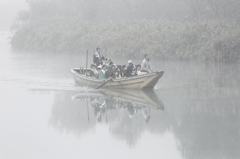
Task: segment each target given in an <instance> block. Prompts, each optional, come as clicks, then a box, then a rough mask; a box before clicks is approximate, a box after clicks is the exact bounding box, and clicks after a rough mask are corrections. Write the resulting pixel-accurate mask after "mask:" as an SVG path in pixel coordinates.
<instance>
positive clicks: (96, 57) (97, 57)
mask: <svg viewBox="0 0 240 159" xmlns="http://www.w3.org/2000/svg"><path fill="white" fill-rule="evenodd" d="M100 51H101V50H100V48H97V49H96V52H95V54H94V55H93V63H94V64H95V65H96V66H99V65H103V60H105V57H104V56H103V55H102V54H101V53H100Z"/></svg>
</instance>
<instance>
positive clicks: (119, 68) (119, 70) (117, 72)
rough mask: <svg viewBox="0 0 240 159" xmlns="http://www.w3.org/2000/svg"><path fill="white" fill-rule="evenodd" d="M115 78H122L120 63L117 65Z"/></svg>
mask: <svg viewBox="0 0 240 159" xmlns="http://www.w3.org/2000/svg"><path fill="white" fill-rule="evenodd" d="M115 78H122V76H121V66H120V65H118V66H117V69H116V72H115Z"/></svg>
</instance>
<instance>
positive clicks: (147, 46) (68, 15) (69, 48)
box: [11, 0, 240, 61]
mask: <svg viewBox="0 0 240 159" xmlns="http://www.w3.org/2000/svg"><path fill="white" fill-rule="evenodd" d="M182 1H184V0H182ZM190 1H191V3H190ZM214 1H215V0H207V1H204V3H203V2H201V1H198V0H185V1H184V2H185V3H181V6H185V8H184V7H178V8H177V9H175V12H177V13H175V12H173V11H172V12H171V11H168V10H165V13H168V14H164V15H165V16H163V15H161V14H162V13H160V12H157V11H158V9H156V8H155V9H154V10H152V11H150V10H145V13H147V14H143V15H142V14H141V13H142V12H140V10H139V9H138V8H137V5H136V4H135V3H134V2H132V1H126V2H128V3H131V5H129V4H128V3H126V2H125V1H123V0H122V1H121V0H117V2H118V4H119V6H120V7H122V8H121V9H123V10H124V11H125V12H124V14H122V15H119V14H117V13H115V14H114V15H112V14H109V13H113V10H112V9H113V8H112V9H109V10H106V9H105V10H103V12H99V10H101V7H103V6H105V7H106V4H105V5H103V4H102V3H93V2H98V1H96V0H95V1H94V0H93V1H91V3H90V2H88V1H84V3H82V1H81V0H79V1H76V2H75V0H72V2H71V3H70V2H69V3H63V2H62V1H58V2H56V1H53V0H48V1H44V0H39V1H37V2H36V1H30V2H29V5H30V11H23V12H21V13H19V19H18V21H17V23H15V25H13V29H14V32H15V33H14V35H13V37H12V39H11V45H12V48H13V49H16V50H22V51H29V52H36V51H37V52H56V53H83V54H84V53H85V52H86V50H87V49H88V50H89V51H90V52H94V49H95V48H96V47H101V48H102V51H103V52H104V53H107V54H108V55H116V56H123V57H128V56H132V57H139V56H142V55H143V54H145V53H148V54H151V56H152V57H154V58H157V59H181V60H199V61H220V60H221V61H239V60H240V23H239V21H238V15H239V14H238V13H237V12H232V11H233V10H234V8H235V7H236V6H237V4H238V3H237V1H234V0H233V2H236V3H232V2H231V3H230V2H229V3H228V4H229V6H228V8H229V7H230V8H232V10H230V9H228V10H227V9H225V8H222V9H221V7H223V6H224V3H215V2H214ZM221 1H223V2H226V1H224V0H221ZM140 2H141V4H144V3H145V0H141V1H139V2H138V3H140ZM213 2H214V3H213ZM88 3H89V4H88ZM125 3H126V6H125V7H124V5H125ZM136 3H137V2H136ZM162 3H170V2H167V1H164V0H163V1H162ZM171 3H172V2H171ZM178 3H179V4H175V5H179V6H180V2H178ZM64 4H65V5H64ZM66 4H67V5H66ZM74 4H75V5H74ZM90 4H91V5H90ZM230 4H231V5H230ZM233 4H235V7H234V5H233ZM128 5H129V6H128ZM146 5H151V3H150V2H149V3H146ZM155 5H157V6H159V4H155ZM205 5H209V6H210V7H209V8H211V9H212V11H211V14H210V13H209V15H208V18H206V17H207V16H206V13H208V12H207V11H206V8H205V7H202V6H205ZM225 5H226V4H225ZM89 6H92V7H94V6H95V8H98V9H97V10H96V11H95V12H93V13H92V12H91V11H92V10H91V7H90V8H89ZM107 6H108V5H107ZM114 6H115V7H117V6H116V5H114ZM119 6H118V7H119ZM157 6H154V5H153V6H152V9H153V8H154V7H157ZM160 6H161V7H162V5H160ZM160 6H159V7H160ZM165 6H168V5H167V4H165ZM71 7H73V8H71ZM108 7H110V6H108ZM142 7H143V6H142ZM186 7H188V9H189V14H188V16H187V18H183V17H186V16H185V12H183V10H186ZM197 8H198V9H197ZM115 9H117V8H115ZM118 9H119V8H118ZM145 9H146V8H145ZM181 9H182V11H181ZM196 9H197V10H196ZM107 11H108V12H107ZM200 11H201V12H200ZM203 11H205V12H204V13H205V14H201V13H202V12H203ZM138 12H139V13H138ZM96 13H97V14H96ZM174 13H175V14H174ZM180 13H181V14H180ZM125 14H126V15H125ZM154 15H158V16H157V17H156V16H154ZM210 15H211V16H210ZM179 16H181V17H182V18H181V17H179ZM163 17H164V18H163ZM172 17H175V18H172ZM176 17H177V19H176ZM209 17H211V18H209ZM16 24H17V25H16Z"/></svg>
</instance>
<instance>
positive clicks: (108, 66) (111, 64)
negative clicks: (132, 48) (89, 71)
mask: <svg viewBox="0 0 240 159" xmlns="http://www.w3.org/2000/svg"><path fill="white" fill-rule="evenodd" d="M112 66H113V62H112V61H110V62H109V64H108V65H106V69H112Z"/></svg>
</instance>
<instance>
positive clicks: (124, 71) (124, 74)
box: [121, 65, 127, 78]
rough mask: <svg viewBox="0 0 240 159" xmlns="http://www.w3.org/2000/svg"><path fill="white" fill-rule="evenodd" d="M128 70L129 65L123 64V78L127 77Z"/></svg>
mask: <svg viewBox="0 0 240 159" xmlns="http://www.w3.org/2000/svg"><path fill="white" fill-rule="evenodd" d="M126 71H127V67H126V65H123V66H122V69H121V76H122V78H125V77H126Z"/></svg>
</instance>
